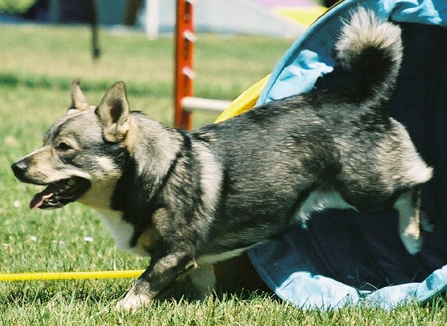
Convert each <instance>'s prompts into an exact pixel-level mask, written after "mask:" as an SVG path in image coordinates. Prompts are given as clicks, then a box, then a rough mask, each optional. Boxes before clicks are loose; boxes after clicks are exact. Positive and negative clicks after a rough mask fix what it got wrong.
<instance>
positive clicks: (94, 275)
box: [0, 270, 144, 281]
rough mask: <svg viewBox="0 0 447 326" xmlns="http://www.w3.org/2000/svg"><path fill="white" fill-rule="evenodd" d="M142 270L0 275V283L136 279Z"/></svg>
mask: <svg viewBox="0 0 447 326" xmlns="http://www.w3.org/2000/svg"><path fill="white" fill-rule="evenodd" d="M143 272H144V270H128V271H97V272H49V273H45V272H42V273H39V272H36V273H10V274H0V281H44V280H80V279H104V278H136V277H139V276H140V275H141V274H142V273H143Z"/></svg>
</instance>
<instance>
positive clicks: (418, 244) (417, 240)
mask: <svg viewBox="0 0 447 326" xmlns="http://www.w3.org/2000/svg"><path fill="white" fill-rule="evenodd" d="M400 238H401V239H402V242H403V244H404V246H405V249H407V251H408V253H409V254H410V255H416V254H417V253H418V252H419V251H421V248H422V237H421V235H420V232H419V228H417V229H413V225H410V226H408V227H407V228H406V229H405V231H404V232H402V233H401V235H400Z"/></svg>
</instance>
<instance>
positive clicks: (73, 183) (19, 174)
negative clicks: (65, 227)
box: [11, 160, 91, 209]
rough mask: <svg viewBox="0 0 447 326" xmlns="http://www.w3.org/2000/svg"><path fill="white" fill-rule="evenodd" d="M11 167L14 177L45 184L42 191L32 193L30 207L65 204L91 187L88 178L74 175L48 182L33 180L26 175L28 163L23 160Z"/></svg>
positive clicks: (43, 207)
mask: <svg viewBox="0 0 447 326" xmlns="http://www.w3.org/2000/svg"><path fill="white" fill-rule="evenodd" d="M11 168H12V171H13V172H14V175H15V176H16V178H17V179H19V180H20V181H22V182H26V183H31V184H35V185H44V186H47V187H46V188H45V189H44V190H43V191H42V192H39V193H37V194H36V195H34V197H33V199H32V200H31V202H30V208H31V209H36V208H40V209H48V208H59V207H62V206H65V205H66V204H68V203H70V202H73V201H75V200H76V199H78V198H79V197H80V196H82V195H83V194H84V193H85V192H86V191H87V190H89V189H90V187H91V183H90V181H89V180H87V179H84V178H81V177H76V176H74V177H71V178H67V179H62V180H57V181H55V182H52V183H49V184H47V183H42V182H40V181H38V180H34V179H32V178H30V177H29V176H27V170H28V165H27V164H26V161H25V160H20V161H17V162H15V163H13V164H12V166H11Z"/></svg>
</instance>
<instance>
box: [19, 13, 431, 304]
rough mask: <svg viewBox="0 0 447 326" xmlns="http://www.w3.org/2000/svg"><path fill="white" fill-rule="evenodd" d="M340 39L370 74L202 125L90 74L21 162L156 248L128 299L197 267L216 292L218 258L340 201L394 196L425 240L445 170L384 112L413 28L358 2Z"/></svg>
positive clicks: (415, 244)
mask: <svg viewBox="0 0 447 326" xmlns="http://www.w3.org/2000/svg"><path fill="white" fill-rule="evenodd" d="M335 52H336V60H337V61H338V62H339V63H340V65H341V66H342V68H344V69H346V70H347V71H350V72H356V74H357V75H358V76H359V82H358V83H356V85H357V87H356V88H353V89H332V90H331V89H326V90H312V91H310V92H308V93H305V94H302V95H298V96H292V97H289V98H286V99H283V100H279V101H274V102H271V103H268V104H265V105H263V106H260V107H257V108H255V109H253V110H251V111H249V112H247V113H245V114H243V115H240V116H238V117H235V118H233V119H231V120H228V121H226V122H223V123H220V124H211V125H207V126H204V127H202V128H199V129H197V130H195V131H191V132H187V131H182V130H175V129H171V128H167V127H165V126H162V125H161V124H159V123H157V122H155V121H153V120H150V119H149V118H147V117H146V116H145V115H144V114H142V113H140V112H136V111H130V110H129V106H128V102H127V98H126V92H125V87H124V84H123V83H122V82H117V83H116V84H114V85H113V86H112V87H111V88H110V90H109V91H108V92H107V93H106V94H105V96H104V98H103V99H102V101H101V102H100V104H99V105H98V107H94V106H91V105H89V104H88V102H87V100H86V99H85V96H84V95H83V94H82V92H81V90H80V88H79V81H78V80H77V81H75V82H74V83H73V86H72V106H71V108H70V110H69V112H68V114H67V115H66V116H64V117H63V118H61V119H60V120H58V121H57V122H56V123H55V124H54V125H53V126H52V127H51V128H50V130H49V131H48V132H47V133H46V135H45V139H44V146H43V147H42V148H41V149H39V150H37V151H35V152H33V153H31V154H29V155H27V156H25V157H24V158H23V159H21V160H19V161H18V162H16V163H14V164H13V166H12V168H13V170H14V173H15V175H16V176H17V178H19V179H20V180H21V181H24V182H28V183H33V184H38V185H47V186H48V187H47V188H46V189H45V190H43V191H42V192H41V193H39V194H37V195H35V197H34V198H33V199H32V201H31V208H42V209H44V208H57V207H61V206H63V205H65V204H67V203H69V202H72V201H78V202H81V203H83V204H85V205H88V206H90V207H93V208H94V209H96V210H97V211H98V212H99V214H100V215H101V217H102V219H103V221H104V222H105V224H106V225H107V226H108V227H109V228H110V230H111V232H112V234H113V236H114V237H115V239H116V241H117V243H118V246H119V247H120V248H121V249H124V250H127V251H129V252H132V253H134V254H138V255H145V256H150V257H151V262H150V265H149V267H148V268H147V269H146V271H145V272H144V273H143V274H142V275H141V276H140V278H139V279H138V280H137V281H136V283H135V285H134V286H133V288H132V289H131V290H130V291H129V292H128V293H127V295H126V296H125V298H124V299H123V300H122V301H120V302H119V303H118V305H117V306H118V307H119V308H124V309H133V308H136V307H138V306H140V305H142V304H147V303H149V302H151V301H152V300H154V299H155V298H157V297H159V296H160V295H161V294H162V293H163V292H164V291H166V290H167V289H169V288H170V287H171V286H172V285H173V284H174V283H175V281H176V279H177V278H178V277H179V276H181V275H183V274H186V273H187V272H188V273H190V274H189V275H190V277H191V280H192V281H193V283H194V286H195V288H196V289H199V290H201V291H203V293H206V292H207V291H209V290H211V289H212V288H213V286H214V277H213V273H212V267H211V266H212V264H213V263H215V262H217V261H220V260H224V259H228V258H230V257H232V256H234V255H238V254H240V253H242V252H243V251H244V250H246V249H247V248H250V247H252V246H255V245H257V244H259V243H262V242H264V241H267V240H268V239H270V238H272V237H275V236H277V235H280V234H281V233H282V232H284V231H285V230H288V229H289V228H290V225H291V224H295V223H300V222H302V221H305V220H306V219H308V218H309V217H310V215H311V214H312V213H313V212H315V211H321V210H324V209H327V208H342V209H344V208H352V209H355V210H357V211H360V212H362V213H365V214H376V213H380V212H382V211H385V210H389V209H392V208H393V207H394V208H395V209H397V210H398V211H399V218H400V226H399V233H400V237H401V239H402V241H403V244H404V246H405V247H406V249H407V250H408V251H409V252H410V253H411V254H415V253H417V252H418V251H419V250H420V246H421V236H420V216H419V214H420V212H419V186H420V185H421V184H423V183H425V182H427V181H428V180H429V179H430V178H431V175H432V170H431V169H430V168H429V167H427V166H426V164H425V163H424V162H423V161H422V159H421V158H420V157H419V155H418V154H417V152H416V150H415V148H414V146H413V144H412V142H411V140H410V137H409V135H408V133H407V131H406V130H405V128H404V127H403V126H402V125H401V124H400V123H399V122H397V121H395V120H394V119H392V118H389V117H388V115H387V114H386V113H385V106H386V105H387V103H388V101H389V98H390V96H391V95H392V93H393V90H394V87H395V83H396V78H397V75H398V73H399V68H400V63H401V57H402V45H401V39H400V28H399V27H398V26H396V25H394V24H392V23H389V22H382V21H380V20H379V19H378V18H376V17H375V15H374V14H373V13H372V12H368V11H366V10H364V9H359V10H358V11H357V12H356V13H354V14H353V16H352V18H351V19H350V21H348V22H345V23H344V26H343V28H342V32H341V35H340V38H339V40H338V42H337V43H336V46H335ZM378 223H380V221H378ZM423 225H425V224H423ZM426 228H427V229H428V228H429V226H428V224H427V227H426Z"/></svg>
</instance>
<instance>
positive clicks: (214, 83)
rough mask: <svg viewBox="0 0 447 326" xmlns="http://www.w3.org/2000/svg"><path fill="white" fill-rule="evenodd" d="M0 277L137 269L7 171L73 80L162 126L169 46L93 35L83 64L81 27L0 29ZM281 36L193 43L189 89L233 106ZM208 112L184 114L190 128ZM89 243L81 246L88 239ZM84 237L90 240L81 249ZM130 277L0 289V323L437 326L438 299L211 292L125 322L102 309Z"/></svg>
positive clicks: (58, 109)
mask: <svg viewBox="0 0 447 326" xmlns="http://www.w3.org/2000/svg"><path fill="white" fill-rule="evenodd" d="M0 34H1V35H2V37H1V38H0V48H1V49H2V51H0V62H1V64H0V117H1V122H0V146H1V148H2V150H1V151H0V225H1V229H0V230H1V231H0V262H1V264H0V272H2V273H16V272H17V273H20V272H35V271H41V272H44V271H51V272H56V271H59V272H63V271H97V270H120V269H140V268H141V269H143V268H145V267H146V265H147V260H146V259H139V258H135V257H133V256H131V255H129V254H126V253H123V252H120V251H118V250H117V249H116V247H115V244H114V241H113V239H112V238H111V236H110V234H109V233H108V231H107V230H106V229H105V227H104V226H103V225H102V224H101V222H100V221H99V219H98V218H97V216H96V214H95V213H94V212H93V211H91V210H89V209H88V208H85V207H83V206H81V205H79V204H71V205H68V206H66V207H64V208H62V209H59V210H53V211H30V210H29V209H28V203H29V200H30V199H31V198H32V196H33V194H34V193H35V192H36V191H37V187H35V186H30V185H26V184H22V183H19V182H17V181H16V180H15V179H14V177H13V175H12V173H11V171H10V168H9V166H10V164H11V163H12V162H13V161H15V160H16V159H18V158H20V157H21V156H23V155H24V154H25V153H28V152H30V151H32V150H34V149H36V148H38V147H39V146H40V144H41V135H42V134H43V132H44V131H45V130H46V129H47V128H48V127H49V126H50V124H51V123H52V122H53V121H54V120H55V119H56V118H58V117H60V116H61V115H63V114H64V113H65V111H66V109H67V107H68V104H69V91H68V90H69V85H70V83H71V81H72V80H73V79H74V78H76V77H80V78H82V85H83V86H84V89H85V93H86V95H87V97H88V99H90V101H91V102H92V103H97V102H99V100H100V98H101V96H102V95H103V93H104V91H105V90H106V89H107V88H108V87H109V86H110V85H111V84H112V83H113V82H115V81H116V80H124V81H125V82H126V83H127V88H128V92H129V101H130V104H131V107H132V108H133V109H139V110H143V111H144V112H145V113H146V114H148V115H149V116H151V117H152V118H155V119H157V120H159V121H161V122H163V123H165V124H168V125H172V120H173V111H172V103H173V100H172V80H173V61H172V57H173V53H172V49H173V41H172V38H171V37H161V38H159V39H158V40H155V41H148V40H147V39H146V38H145V36H144V34H143V33H118V32H113V31H107V32H106V31H103V32H102V33H101V35H100V42H101V49H102V57H101V58H100V60H98V61H96V62H93V61H92V59H91V56H90V34H89V30H88V29H87V28H85V27H79V26H78V27H52V26H34V25H21V26H1V25H0ZM291 42H292V41H291V40H278V39H270V38H262V37H249V36H216V35H199V38H198V42H197V46H196V50H197V51H196V52H197V53H196V64H195V68H196V72H197V79H196V82H195V93H196V95H197V96H204V97H210V98H219V99H232V98H234V97H236V96H237V95H239V94H240V93H241V92H242V91H243V90H245V89H246V88H247V87H248V86H250V85H251V84H252V83H254V82H255V81H257V80H258V79H260V78H261V77H263V76H264V75H266V74H267V73H269V72H270V71H271V70H272V67H273V65H274V64H275V62H276V61H277V60H278V59H279V58H280V57H281V56H282V54H283V53H284V51H285V50H286V49H287V48H288V47H289V45H290V43H291ZM214 118H215V115H213V114H201V115H197V116H194V123H195V124H196V125H200V124H203V123H208V122H211V121H213V119H214ZM90 238H91V239H90ZM90 240H92V241H90ZM132 282H133V280H131V279H116V280H77V281H23V282H2V283H0V325H138V324H146V325H228V324H231V325H299V324H303V325H357V324H362V325H442V324H446V322H447V310H446V308H445V298H444V297H439V298H436V299H434V300H433V302H431V303H430V304H429V305H425V306H423V307H420V306H418V305H416V304H414V305H412V304H409V305H406V306H403V307H401V308H398V309H396V310H393V311H383V310H379V309H374V308H359V307H346V308H343V309H341V310H337V311H318V310H314V311H303V310H300V309H297V308H295V307H292V306H290V305H288V304H287V303H285V302H281V301H279V300H278V299H276V298H273V297H271V295H269V294H266V293H256V292H252V293H244V294H243V295H242V294H225V293H223V294H219V295H218V296H217V297H211V298H210V299H209V300H207V301H204V302H195V301H187V300H180V301H169V302H155V303H154V304H153V305H152V306H151V307H150V308H149V309H141V310H139V311H137V312H136V313H134V314H129V313H123V312H116V311H112V310H111V309H110V308H111V307H112V306H113V302H114V301H116V300H118V299H120V298H122V296H123V295H124V293H125V292H126V290H127V289H128V288H129V287H130V286H131V284H132Z"/></svg>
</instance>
